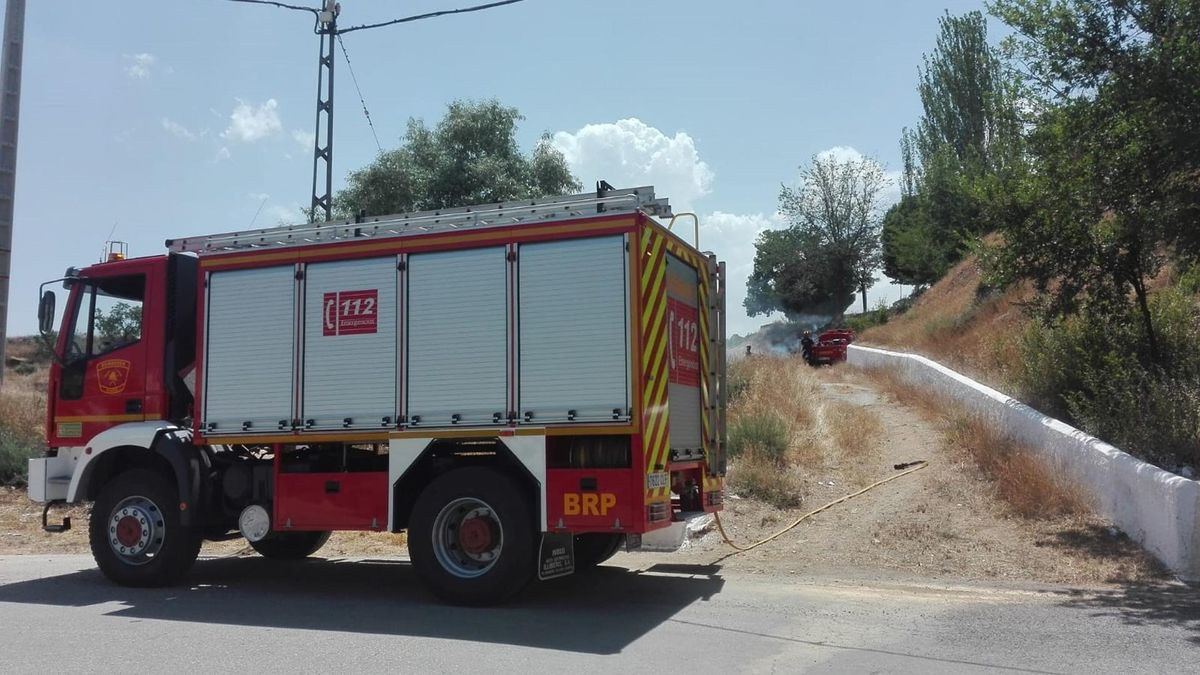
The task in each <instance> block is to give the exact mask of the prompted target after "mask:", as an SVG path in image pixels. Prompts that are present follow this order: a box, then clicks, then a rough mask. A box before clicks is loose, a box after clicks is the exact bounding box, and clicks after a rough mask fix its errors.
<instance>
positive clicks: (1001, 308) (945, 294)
mask: <svg viewBox="0 0 1200 675" xmlns="http://www.w3.org/2000/svg"><path fill="white" fill-rule="evenodd" d="M982 288H983V287H982V286H981V285H980V269H979V264H978V262H977V261H976V259H975V258H974V257H968V258H967V259H965V260H963V261H962V262H960V263H958V264H957V265H955V266H954V267H953V268H951V270H950V272H948V273H947V274H946V276H944V277H942V279H941V280H940V281H938V282H937V283H936V284H934V285H933V286H931V287H930V288H929V289H927V290H926V291H925V292H924V293H922V294H921V295H920V296H919V297H917V299H916V300H915V301H914V302H913V304H912V307H911V308H910V309H909V310H908V311H906V312H904V313H902V314H899V315H895V316H891V317H889V320H888V322H887V323H886V324H884V325H881V326H875V327H873V328H870V329H868V330H867V331H865V332H864V333H863V334H862V335H861V336H860V341H861V342H862V343H863V344H867V345H874V346H878V347H888V348H892V349H897V350H903V351H909V352H915V353H918V354H922V355H924V356H928V357H929V358H931V359H935V360H937V361H938V362H940V363H944V364H946V365H948V366H950V367H952V368H955V369H956V370H959V371H960V372H963V373H965V374H967V375H970V376H972V377H974V378H976V379H979V380H980V381H983V382H986V383H987V384H990V385H992V386H995V387H999V388H1002V389H1007V390H1010V391H1011V390H1012V389H1013V388H1015V387H1017V386H1018V385H1019V381H1020V377H1019V373H1018V372H1017V371H1018V370H1019V368H1020V363H1021V353H1020V352H1021V346H1020V343H1021V340H1022V336H1023V335H1024V333H1025V331H1026V330H1028V328H1029V326H1030V318H1029V316H1028V314H1027V313H1026V312H1025V311H1024V310H1023V309H1022V307H1021V303H1022V302H1023V301H1025V300H1028V298H1029V295H1030V293H1029V291H1028V290H1027V289H1026V288H1024V287H1021V288H1016V289H1012V290H1009V291H1007V292H1003V293H997V292H990V291H986V290H982Z"/></svg>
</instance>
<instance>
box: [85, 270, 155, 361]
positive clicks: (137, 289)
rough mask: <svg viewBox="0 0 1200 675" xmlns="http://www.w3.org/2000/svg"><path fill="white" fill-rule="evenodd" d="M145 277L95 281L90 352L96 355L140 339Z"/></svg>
mask: <svg viewBox="0 0 1200 675" xmlns="http://www.w3.org/2000/svg"><path fill="white" fill-rule="evenodd" d="M145 287H146V279H145V277H143V276H141V275H137V276H129V277H112V278H108V279H101V280H99V281H97V283H96V303H95V305H93V307H92V330H91V335H90V337H91V339H90V340H89V345H90V352H89V353H90V354H91V355H92V356H99V355H100V354H106V353H108V352H111V351H113V350H116V349H120V348H121V347H125V346H127V345H131V344H133V343H135V342H137V341H138V340H141V339H142V298H143V296H144V295H145Z"/></svg>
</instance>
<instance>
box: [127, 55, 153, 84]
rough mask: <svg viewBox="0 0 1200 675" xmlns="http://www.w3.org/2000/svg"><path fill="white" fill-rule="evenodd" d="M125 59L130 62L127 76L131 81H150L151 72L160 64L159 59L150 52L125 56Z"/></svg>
mask: <svg viewBox="0 0 1200 675" xmlns="http://www.w3.org/2000/svg"><path fill="white" fill-rule="evenodd" d="M123 58H124V59H125V60H126V61H128V62H129V63H128V65H126V66H125V75H126V76H128V77H129V79H131V80H147V79H150V71H151V70H152V69H153V68H154V64H156V63H158V57H157V56H155V55H153V54H150V53H148V52H142V53H140V54H125V55H123Z"/></svg>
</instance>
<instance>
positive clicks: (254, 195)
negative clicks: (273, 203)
mask: <svg viewBox="0 0 1200 675" xmlns="http://www.w3.org/2000/svg"><path fill="white" fill-rule="evenodd" d="M246 196H247V197H249V198H250V199H251V200H252V201H256V202H265V201H267V200H268V199H270V198H271V195H269V194H267V193H265V192H251V193H249V194H247V195H246Z"/></svg>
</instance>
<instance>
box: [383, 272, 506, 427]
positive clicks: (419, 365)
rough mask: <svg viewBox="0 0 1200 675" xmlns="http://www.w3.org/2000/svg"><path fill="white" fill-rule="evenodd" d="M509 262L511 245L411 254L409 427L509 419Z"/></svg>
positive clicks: (409, 289) (408, 283) (408, 310)
mask: <svg viewBox="0 0 1200 675" xmlns="http://www.w3.org/2000/svg"><path fill="white" fill-rule="evenodd" d="M507 266H508V263H507V261H506V259H505V249H504V248H486V249H472V250H466V251H446V252H439V253H419V254H413V255H411V256H409V258H408V271H407V282H406V283H407V286H408V303H407V305H406V308H407V309H406V321H407V326H408V328H407V331H408V347H407V350H406V355H407V361H408V381H407V386H408V396H407V403H408V406H407V407H408V411H407V415H408V419H409V424H410V425H412V426H431V425H438V426H444V425H449V424H452V423H457V424H460V425H465V424H494V423H500V422H505V421H507V420H506V412H507V410H506V409H507V401H508V375H507V372H508V370H507V369H508V365H507V360H508V359H507V355H508V335H507V317H508V310H507V298H508V291H507V276H506V275H507ZM496 415H499V420H497V419H496V418H495V416H496ZM455 416H457V421H456V418H455Z"/></svg>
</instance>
